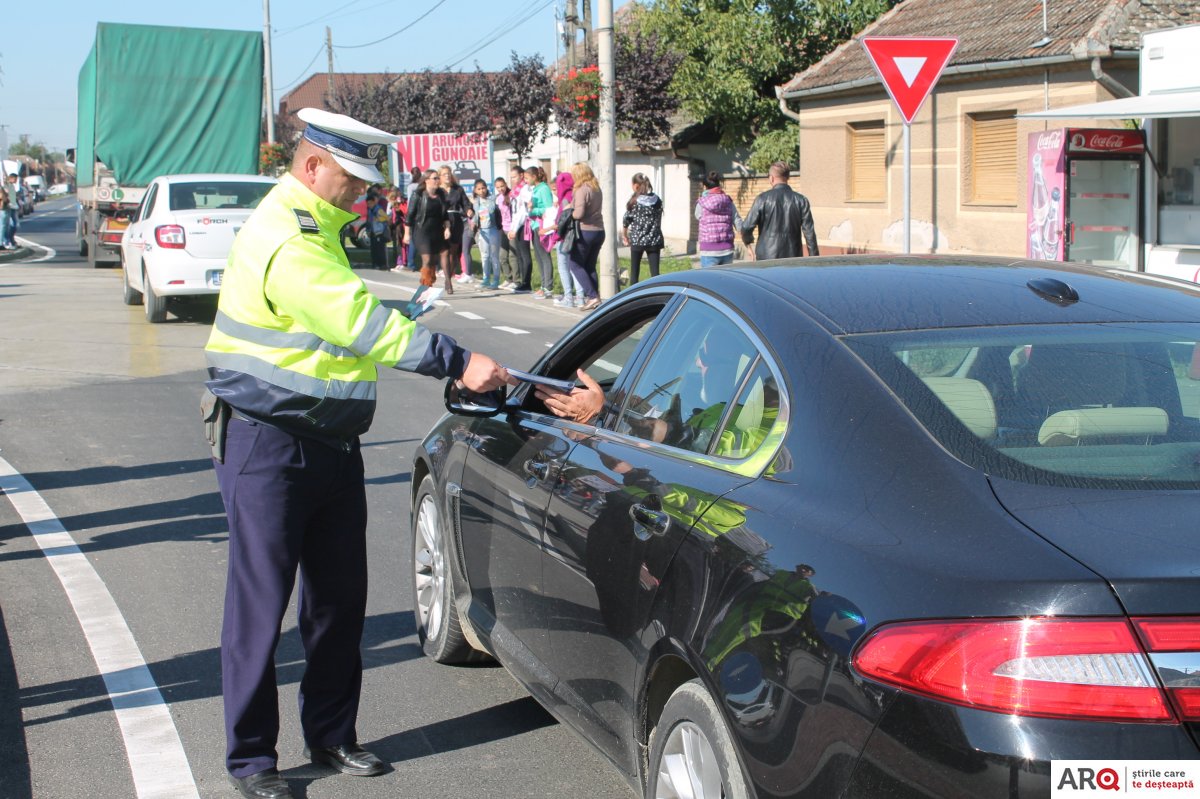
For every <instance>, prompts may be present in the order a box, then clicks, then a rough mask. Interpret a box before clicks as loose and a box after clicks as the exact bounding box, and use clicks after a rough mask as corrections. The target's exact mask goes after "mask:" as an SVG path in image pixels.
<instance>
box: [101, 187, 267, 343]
mask: <svg viewBox="0 0 1200 799" xmlns="http://www.w3.org/2000/svg"><path fill="white" fill-rule="evenodd" d="M275 183H276V180H275V179H274V178H269V177H261V176H257V175H218V174H209V175H164V176H162V177H159V178H155V179H154V181H153V182H152V183H151V184H150V187H149V189H147V190H146V195H145V197H144V198H143V199H142V204H141V205H140V206H139V207H138V210H137V215H136V216H135V217H134V219H133V222H132V223H130V225H129V227H128V228H127V229H126V230H125V235H124V236H123V237H122V238H121V271H122V273H123V274H122V278H123V280H122V283H123V286H124V300H125V304H126V305H137V304H138V303H139V302H141V303H144V304H145V306H146V319H147V320H149V321H151V322H162V321H163V320H165V319H166V318H167V298H168V297H188V296H197V295H203V294H217V293H219V292H220V291H221V275H222V274H223V273H224V271H225V261H226V259H227V258H228V257H229V250H230V248H231V247H232V246H233V238H234V236H236V235H237V232H238V230H240V229H241V227H242V224H243V223H244V222H245V221H246V219H247V217H249V216H250V214H251V212H252V211H253V210H254V209H255V208H257V207H258V204H259V202H260V201H261V200H262V198H263V197H264V196H266V194H267V192H268V191H270V190H271V187H272V186H274V185H275Z"/></svg>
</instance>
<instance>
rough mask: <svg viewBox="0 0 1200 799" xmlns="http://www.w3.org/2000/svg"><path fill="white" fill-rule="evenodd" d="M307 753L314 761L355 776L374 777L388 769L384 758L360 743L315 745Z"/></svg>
mask: <svg viewBox="0 0 1200 799" xmlns="http://www.w3.org/2000/svg"><path fill="white" fill-rule="evenodd" d="M305 754H306V755H308V759H309V760H311V761H312V762H314V763H324V764H325V765H326V766H332V767H333V768H335V769H337V770H338V771H340V772H342V773H343V774H350V775H353V776H355V777H374V776H377V775H379V774H382V773H383V772H384V771H386V770H387V766H385V765H384V764H383V761H382V760H380V759H379V758H377V757H375V755H373V754H371V753H370V752H368V751H367V750H366V749H363V748H362V747H361V746H359V745H358V744H338V745H337V746H314V747H312V748H311V749H306V750H305Z"/></svg>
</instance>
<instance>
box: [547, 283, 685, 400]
mask: <svg viewBox="0 0 1200 799" xmlns="http://www.w3.org/2000/svg"><path fill="white" fill-rule="evenodd" d="M662 308H663V305H662V304H659V303H654V304H650V305H646V306H643V307H641V308H637V309H634V310H633V311H632V313H630V314H628V315H626V316H625V317H624V318H619V319H614V320H611V321H607V322H606V323H605V324H604V325H602V326H600V327H599V328H598V329H594V330H591V331H588V332H585V333H584V334H582V335H581V336H580V337H579V339H578V340H573V341H571V342H568V345H567V347H566V348H565V349H564V350H563V352H562V354H561V356H560V357H558V358H557V359H555V361H554V363H553V365H552V366H550V367H548V368H542V369H539V370H538V371H539V372H540V373H542V374H546V375H547V376H549V377H557V378H562V379H568V380H570V379H575V376H576V375H575V372H576V370H577V369H583V370H584V371H585V372H587V373H588V374H589V375H591V376H592V378H593V379H595V380H596V382H598V383H599V384H600V385H601V386H602V387H603V388H604V393H605V397H606V399H607V400H609V401H611V400H613V399H614V395H613V387H614V386H615V385H616V384H617V382H618V379H619V378H620V376H621V374H622V373H623V372H625V370H626V369H627V368H628V367H629V365H630V362H631V360H632V359H633V356H634V353H635V352H636V351H637V349H638V346H639V345H640V344H641V342H642V339H643V338H645V336H646V334H647V333H648V332H649V330H650V328H651V327H653V325H654V323H655V322H656V321H657V320H658V315H659V313H660V312H661V311H662ZM524 406H525V407H526V408H528V409H529V410H532V411H536V412H537V413H548V411H546V409H545V407H544V406H543V405H542V403H541V400H539V399H538V398H537V397H536V396H535V395H534V392H532V391H529V392H527V393H526V395H525V401H524ZM603 416H604V415H603V414H602V415H601V418H599V419H597V422H601V421H603Z"/></svg>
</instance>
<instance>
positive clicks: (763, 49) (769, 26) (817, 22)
mask: <svg viewBox="0 0 1200 799" xmlns="http://www.w3.org/2000/svg"><path fill="white" fill-rule="evenodd" d="M897 2H899V0H760V2H754V0H643V2H642V4H641V5H640V6H639V7H638V8H637V13H636V16H635V24H637V25H639V26H640V27H641V29H642V30H644V31H646V32H649V33H654V34H657V35H658V36H659V37H661V39H662V41H663V42H664V43H665V44H666V45H667V46H668V47H670V48H673V49H674V50H676V51H677V52H678V53H679V54H680V55H681V56H682V60H681V62H680V64H679V68H678V70H677V71H676V72H675V76H674V79H673V80H672V82H671V90H672V92H673V93H674V94H675V96H676V97H678V98H679V100H680V102H681V103H682V107H683V109H684V111H686V112H687V113H688V114H689V115H691V116H693V117H695V118H697V119H701V120H707V121H709V122H711V123H713V124H714V125H715V126H716V128H717V130H718V131H719V133H720V136H721V142H722V144H723V145H725V146H728V147H736V146H745V145H747V144H751V143H753V142H754V141H755V139H756V137H758V136H759V135H760V134H762V133H766V132H768V131H772V130H780V129H783V128H785V127H786V121H787V118H786V117H784V116H783V114H782V113H780V111H779V106H778V102H777V101H776V99H775V87H776V86H778V85H781V84H783V83H785V82H787V81H788V80H790V79H791V78H792V77H793V76H794V75H795V74H796V73H798V72H802V71H803V70H804V69H806V68H807V67H809V66H811V65H812V64H815V63H816V62H817V61H819V60H821V59H822V58H823V57H824V56H825V55H827V54H828V53H829V52H831V51H832V50H833V49H834V48H835V47H837V46H838V45H839V44H841V43H842V42H844V41H846V40H847V39H849V38H850V37H851V36H853V35H854V34H855V33H857V32H858V31H859V30H861V29H862V28H863V27H864V26H866V25H867V23H869V22H871V21H873V20H875V19H876V18H878V17H879V16H880V15H881V14H883V12H885V11H887V10H888V9H889V8H891V7H892V6H894V5H896V3H897ZM770 143H771V145H772V147H773V148H775V149H777V145H778V142H777V141H772V142H770Z"/></svg>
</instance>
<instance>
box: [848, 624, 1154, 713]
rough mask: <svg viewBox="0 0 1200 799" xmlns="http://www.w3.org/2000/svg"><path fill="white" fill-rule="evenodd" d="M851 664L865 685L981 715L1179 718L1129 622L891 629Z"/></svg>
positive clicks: (880, 632) (869, 643) (877, 635)
mask: <svg viewBox="0 0 1200 799" xmlns="http://www.w3.org/2000/svg"><path fill="white" fill-rule="evenodd" d="M853 664H854V668H855V669H856V670H857V671H858V672H859V673H860V674H862V675H864V676H866V677H868V678H870V679H873V680H878V681H879V682H883V683H886V684H888V685H893V686H895V687H897V688H900V689H902V690H905V691H909V692H911V693H915V694H920V695H922V696H927V697H931V698H933V699H938V700H941V701H943V702H951V703H953V704H956V705H964V706H966V707H973V708H978V709H981V710H991V711H996V712H1000V713H1010V714H1013V715H1018V716H1041V717H1046V718H1066V719H1094V720H1106V721H1138V722H1162V723H1173V722H1175V721H1176V718H1175V715H1174V714H1173V713H1172V712H1171V708H1170V706H1169V705H1168V703H1167V698H1166V696H1164V694H1163V691H1162V689H1161V688H1160V687H1159V684H1158V681H1157V680H1156V679H1155V676H1154V670H1153V667H1152V666H1151V664H1150V661H1149V660H1148V659H1147V657H1146V654H1145V652H1144V651H1143V650H1142V647H1141V645H1140V644H1139V643H1138V639H1137V636H1136V634H1135V633H1134V631H1133V629H1132V627H1131V626H1130V624H1129V622H1128V621H1126V620H1125V619H1119V618H1099V619H1062V618H1032V619H969V620H961V619H958V620H949V621H931V622H906V623H900V624H893V625H887V626H884V627H881V628H879V629H878V630H876V631H875V632H873V633H872V634H871V635H869V636H868V637H867V638H866V639H864V642H863V643H862V644H860V646H859V648H858V650H857V651H856V652H855V654H854V659H853Z"/></svg>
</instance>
